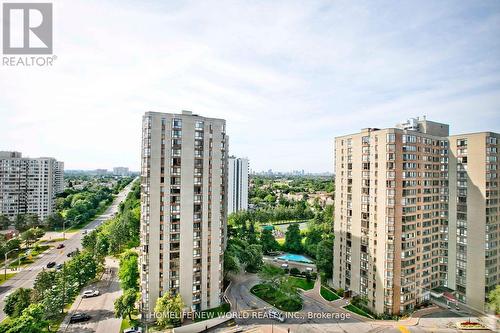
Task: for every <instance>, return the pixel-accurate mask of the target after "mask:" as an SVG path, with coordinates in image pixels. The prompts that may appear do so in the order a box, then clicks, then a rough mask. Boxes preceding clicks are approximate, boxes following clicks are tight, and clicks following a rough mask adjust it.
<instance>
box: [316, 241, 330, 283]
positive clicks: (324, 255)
mask: <svg viewBox="0 0 500 333" xmlns="http://www.w3.org/2000/svg"><path fill="white" fill-rule="evenodd" d="M316 267H317V268H318V270H319V271H321V272H323V273H325V275H326V277H327V278H331V277H332V274H333V239H331V238H329V239H324V240H322V241H321V242H319V244H318V248H317V252H316Z"/></svg>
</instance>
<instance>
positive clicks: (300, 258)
mask: <svg viewBox="0 0 500 333" xmlns="http://www.w3.org/2000/svg"><path fill="white" fill-rule="evenodd" d="M278 259H281V260H288V261H295V262H303V263H306V264H312V263H313V262H312V260H310V259H308V258H306V257H304V256H303V255H300V254H293V253H285V254H283V255H281V256H279V257H278Z"/></svg>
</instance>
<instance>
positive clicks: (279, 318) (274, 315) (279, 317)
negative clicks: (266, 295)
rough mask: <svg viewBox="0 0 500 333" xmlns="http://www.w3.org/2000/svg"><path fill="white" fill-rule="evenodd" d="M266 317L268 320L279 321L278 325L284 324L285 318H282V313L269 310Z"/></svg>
mask: <svg viewBox="0 0 500 333" xmlns="http://www.w3.org/2000/svg"><path fill="white" fill-rule="evenodd" d="M267 314H268V316H269V318H270V319H276V320H277V321H279V322H280V323H284V322H285V316H283V314H282V313H280V312H278V311H276V310H272V309H271V310H269V311H268V312H267Z"/></svg>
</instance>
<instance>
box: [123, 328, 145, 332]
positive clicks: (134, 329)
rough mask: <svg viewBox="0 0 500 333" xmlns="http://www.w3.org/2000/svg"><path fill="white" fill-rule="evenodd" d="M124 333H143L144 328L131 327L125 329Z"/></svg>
mask: <svg viewBox="0 0 500 333" xmlns="http://www.w3.org/2000/svg"><path fill="white" fill-rule="evenodd" d="M123 333H142V327H129V328H126V329H124V330H123Z"/></svg>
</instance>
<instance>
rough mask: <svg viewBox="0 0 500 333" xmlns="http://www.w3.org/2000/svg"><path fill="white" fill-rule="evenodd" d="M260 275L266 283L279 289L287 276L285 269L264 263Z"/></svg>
mask: <svg viewBox="0 0 500 333" xmlns="http://www.w3.org/2000/svg"><path fill="white" fill-rule="evenodd" d="M259 277H260V278H261V280H262V281H263V282H264V283H265V284H268V285H270V286H271V287H273V288H275V289H278V288H279V285H280V283H281V282H282V280H283V278H284V277H285V271H284V270H282V269H281V268H279V267H276V266H274V265H271V264H264V265H262V268H261V270H260V272H259Z"/></svg>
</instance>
